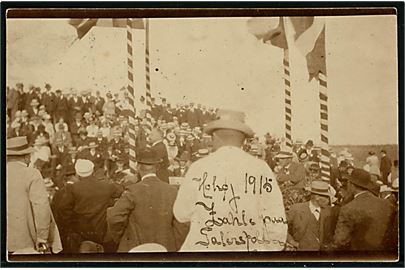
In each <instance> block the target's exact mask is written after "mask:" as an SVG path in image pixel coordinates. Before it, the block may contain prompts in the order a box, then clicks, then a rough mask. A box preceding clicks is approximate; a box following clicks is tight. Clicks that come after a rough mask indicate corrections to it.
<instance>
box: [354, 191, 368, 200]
mask: <svg viewBox="0 0 405 270" xmlns="http://www.w3.org/2000/svg"><path fill="white" fill-rule="evenodd" d="M366 192H367V190H363V191H361V192H359V193H357V194H356V195H354V198H356V197H358V196H360V195H361V194H364V193H366Z"/></svg>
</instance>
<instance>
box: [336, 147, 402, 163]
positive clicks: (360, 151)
mask: <svg viewBox="0 0 405 270" xmlns="http://www.w3.org/2000/svg"><path fill="white" fill-rule="evenodd" d="M331 148H332V150H333V151H334V152H335V153H337V154H338V153H339V152H340V151H342V150H343V149H344V148H347V149H349V152H350V153H352V154H353V157H354V164H355V166H356V167H362V166H363V165H364V164H365V163H366V158H367V156H368V152H369V151H374V152H375V153H376V154H377V155H378V157H380V151H381V150H382V149H384V150H385V151H387V155H388V156H389V157H390V158H391V160H394V159H399V149H398V145H396V144H385V145H332V146H331Z"/></svg>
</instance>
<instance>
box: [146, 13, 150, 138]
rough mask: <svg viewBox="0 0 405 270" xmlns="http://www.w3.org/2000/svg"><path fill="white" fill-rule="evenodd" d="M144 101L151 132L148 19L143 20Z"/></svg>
mask: <svg viewBox="0 0 405 270" xmlns="http://www.w3.org/2000/svg"><path fill="white" fill-rule="evenodd" d="M145 86H146V92H145V97H146V98H145V101H146V113H145V117H146V123H147V126H148V129H149V130H152V113H151V111H152V94H151V91H150V62H149V19H148V18H146V19H145Z"/></svg>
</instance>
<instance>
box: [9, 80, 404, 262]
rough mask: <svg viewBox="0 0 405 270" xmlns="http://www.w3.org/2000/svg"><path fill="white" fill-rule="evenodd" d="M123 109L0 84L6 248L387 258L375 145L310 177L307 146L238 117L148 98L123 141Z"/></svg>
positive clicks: (380, 165)
mask: <svg viewBox="0 0 405 270" xmlns="http://www.w3.org/2000/svg"><path fill="white" fill-rule="evenodd" d="M140 102H141V103H143V104H144V103H145V99H144V98H143V97H141V99H140ZM158 103H161V104H158ZM131 113H132V110H131V106H130V100H129V98H128V95H127V94H126V92H125V91H123V95H122V96H120V95H118V94H115V95H113V94H112V93H110V92H108V93H106V96H105V98H104V97H102V96H101V94H100V92H98V91H97V92H95V93H94V94H93V93H92V91H80V94H78V91H76V90H75V89H69V90H64V91H61V90H60V89H57V90H56V91H54V90H53V89H52V87H51V85H49V84H46V85H45V86H44V88H43V89H41V87H35V86H32V85H31V86H29V87H28V88H25V87H24V85H23V84H21V83H18V84H16V86H15V87H7V123H6V128H7V131H6V132H7V216H8V227H7V234H8V251H9V253H11V254H21V253H49V252H52V253H59V252H62V253H93V252H95V253H101V252H109V253H113V252H137V251H148V250H150V251H169V252H174V251H236V250H243V251H253V250H259V251H273V250H274V251H280V250H286V251H289V250H302V251H309V250H310V251H314V250H316V251H319V250H397V248H398V191H399V181H398V177H399V171H398V170H399V169H398V160H396V159H395V158H394V161H393V162H391V159H390V158H389V153H386V151H385V150H381V153H380V154H381V157H380V158H379V157H378V156H377V155H376V154H375V153H374V152H373V151H370V152H369V156H368V158H367V160H366V165H365V166H364V167H363V168H356V167H355V164H354V159H353V156H352V155H351V154H350V152H349V151H348V149H344V150H343V151H341V152H339V153H333V151H332V150H331V149H330V154H331V155H330V170H329V180H328V181H324V180H323V178H324V177H322V176H323V174H324V173H325V172H323V171H322V170H321V167H320V164H321V156H320V155H321V149H320V148H319V147H318V146H316V145H315V144H314V142H313V141H312V140H308V141H306V142H305V143H304V142H303V141H301V140H296V141H294V145H293V147H292V149H289V148H287V147H286V146H285V143H284V140H283V139H282V138H281V139H280V138H276V137H275V136H272V135H271V134H270V133H267V134H266V135H265V136H264V137H263V138H261V137H259V136H257V135H256V134H255V133H254V132H253V131H252V130H251V129H250V128H249V127H248V126H247V125H246V124H245V123H244V115H243V113H238V112H233V111H227V110H220V109H214V108H207V107H206V106H204V105H201V104H194V103H190V104H176V106H172V105H171V104H169V103H168V102H167V100H166V99H165V98H162V99H161V102H155V99H153V98H152V108H151V110H150V114H151V116H152V123H151V124H152V128H150V126H149V125H148V123H147V117H146V111H145V110H144V108H141V109H139V110H138V111H136V114H135V115H136V117H135V122H134V123H131V125H133V126H131V127H133V128H132V129H133V130H134V134H131V129H130V123H129V122H130V118H129V116H130V115H131ZM132 136H133V138H134V141H135V152H136V168H135V171H134V168H130V159H131V157H130V148H131V146H130V144H129V141H130V138H131V137H132ZM174 180H175V181H174ZM27 191H28V192H27ZM21 200H23V203H21ZM22 220H24V221H25V222H21V221H22ZM269 224H270V225H271V226H268V225H269ZM259 232H260V233H259Z"/></svg>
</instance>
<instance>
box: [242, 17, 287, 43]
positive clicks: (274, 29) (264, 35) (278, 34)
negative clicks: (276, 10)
mask: <svg viewBox="0 0 405 270" xmlns="http://www.w3.org/2000/svg"><path fill="white" fill-rule="evenodd" d="M274 19H276V18H260V17H258V18H251V19H249V20H248V21H247V25H248V31H249V32H250V33H251V34H253V35H254V36H255V37H256V38H257V39H259V40H262V41H263V42H264V43H267V42H270V43H271V44H272V45H273V46H276V47H279V48H282V49H288V45H287V39H286V35H285V28H284V21H283V18H282V17H280V18H278V25H277V23H275V21H274Z"/></svg>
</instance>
